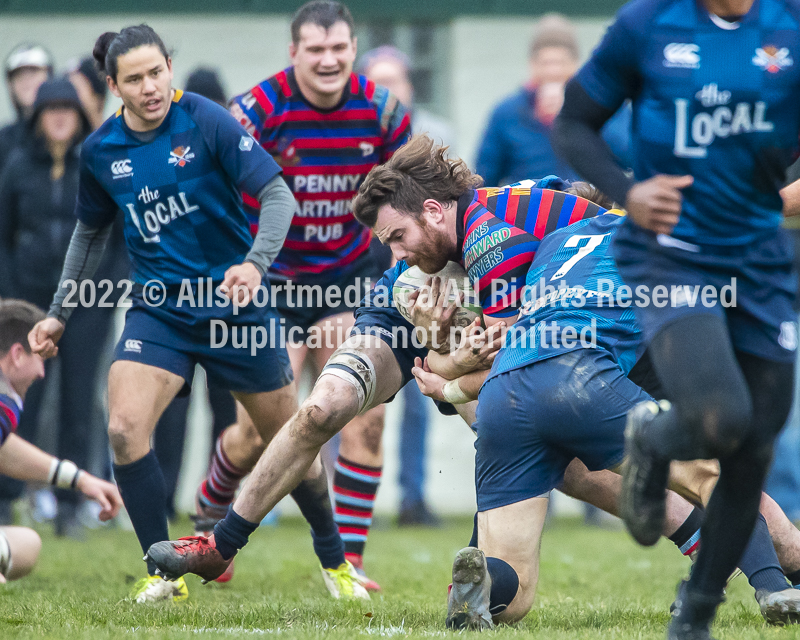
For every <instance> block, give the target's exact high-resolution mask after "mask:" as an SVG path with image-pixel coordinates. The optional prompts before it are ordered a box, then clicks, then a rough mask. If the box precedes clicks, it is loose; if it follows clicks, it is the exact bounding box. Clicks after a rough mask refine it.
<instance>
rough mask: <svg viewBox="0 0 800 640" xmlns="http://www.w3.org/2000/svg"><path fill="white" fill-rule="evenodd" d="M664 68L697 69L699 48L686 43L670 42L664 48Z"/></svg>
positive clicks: (698, 65)
mask: <svg viewBox="0 0 800 640" xmlns="http://www.w3.org/2000/svg"><path fill="white" fill-rule="evenodd" d="M664 66H665V67H671V68H675V69H699V68H700V47H699V46H698V45H696V44H692V43H688V42H670V43H669V44H668V45H667V46H666V47H664Z"/></svg>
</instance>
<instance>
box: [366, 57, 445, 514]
mask: <svg viewBox="0 0 800 640" xmlns="http://www.w3.org/2000/svg"><path fill="white" fill-rule="evenodd" d="M359 69H360V73H362V74H364V75H365V76H367V77H368V78H369V79H370V80H372V81H373V82H375V83H376V84H379V85H382V86H384V87H386V88H387V89H389V91H391V92H392V93H393V94H394V95H395V96H397V98H398V100H400V102H402V103H403V105H404V106H405V107H407V108H408V109H409V110H410V111H411V131H412V133H415V134H416V133H427V134H428V135H429V136H431V137H432V138H433V139H434V140H436V141H437V143H438V144H445V145H451V151H452V144H453V131H452V128H451V127H450V125H449V124H448V123H447V122H446V121H445V120H443V119H442V118H439V117H437V116H435V115H433V114H431V113H429V112H428V111H425V110H424V109H420V108H417V107H414V105H413V98H414V87H413V86H412V84H411V80H410V79H409V75H408V74H409V69H410V62H409V59H408V56H407V55H406V54H404V53H403V52H402V51H400V50H399V49H396V48H395V47H391V46H383V47H378V48H377V49H372V50H371V51H368V52H367V53H366V54H365V55H364V57H363V58H362V59H361V62H360V65H359ZM370 250H371V251H373V252H374V253H375V256H376V259H377V260H379V261H383V263H384V269H388V268H389V266H390V264H391V259H392V255H391V251H389V250H388V247H384V246H383V245H382V244H381V243H380V242H379V241H378V240H377V238H373V240H372V246H371V247H370ZM400 393H401V395H402V398H403V417H402V419H401V423H400V451H399V453H400V476H399V478H398V481H399V484H400V513H399V516H398V519H397V523H398V525H400V526H401V527H402V526H408V525H423V526H429V527H436V526H439V524H440V520H439V518H438V517H437V516H436V514H434V513H433V512H432V511H431V510H430V508H429V507H428V504H427V502H426V500H425V461H426V460H427V442H426V440H427V437H428V426H429V424H430V416H429V411H430V402H431V401H430V400H428V399H427V398H425V396H423V395H422V392H421V391H420V390H419V387H418V386H417V385H414V384H407V385H406V386H405V387H403V390H402V391H401V392H400Z"/></svg>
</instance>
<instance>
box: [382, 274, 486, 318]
mask: <svg viewBox="0 0 800 640" xmlns="http://www.w3.org/2000/svg"><path fill="white" fill-rule="evenodd" d="M431 275H433V276H438V277H440V278H441V279H442V282H443V283H444V282H446V281H448V280H449V281H450V283H451V284H450V299H449V301H452V300H454V299H455V297H456V293H457V292H461V306H460V307H459V308H458V310H457V311H456V313H455V321H454V324H455V326H457V327H467V326H469V325H470V323H472V321H473V320H475V318H477V317H478V316H482V315H483V309H482V308H481V305H480V303H479V302H478V296H477V295H476V293H475V290H474V289H473V288H472V283H471V282H470V281H469V276H467V272H466V271H465V270H464V267H462V266H461V265H460V264H458V263H456V262H452V261H451V262H448V263H447V266H445V268H444V269H442V270H441V271H438V272H436V273H434V274H427V273H424V272H423V271H422V269H420V268H419V267H409V268H408V269H406V270H405V271H403V273H401V274H400V276H399V277H398V278H397V280H396V281H395V283H394V286H393V287H392V295H393V296H394V306H395V307H396V308H397V310H398V311H399V312H400V315H401V316H403V317H404V318H405V319H406V320H408V321H409V322H411V315H410V314H409V312H408V309H409V306H410V304H409V301H408V296H410V295H411V294H412V293H413V292H414V291H416V290H417V289H419V288H420V287H422V286H424V285H425V280H427V279H428V278H429V277H430V276H431Z"/></svg>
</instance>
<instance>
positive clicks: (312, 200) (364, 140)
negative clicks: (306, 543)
mask: <svg viewBox="0 0 800 640" xmlns="http://www.w3.org/2000/svg"><path fill="white" fill-rule="evenodd" d="M291 33H292V42H291V44H290V45H289V55H290V58H291V61H292V66H291V67H289V68H288V69H284V70H283V71H281V72H279V73H277V74H275V75H274V76H271V77H270V78H267V79H266V80H264V81H263V82H260V83H259V84H258V85H256V86H255V87H253V88H252V89H250V90H249V91H248V92H247V93H245V94H243V95H240V96H238V97H236V98H234V100H233V101H232V104H231V113H232V114H233V115H234V117H235V118H236V119H237V120H238V121H239V122H240V123H241V124H242V125H243V126H244V127H245V129H247V131H248V132H249V133H251V134H252V135H253V136H254V137H255V139H256V140H258V142H259V143H260V144H261V146H262V147H263V148H264V149H266V150H267V151H268V152H269V153H270V154H271V155H272V156H273V158H275V160H276V162H277V163H278V164H279V165H280V166H281V167H282V169H283V177H284V179H285V180H286V182H287V184H288V186H289V188H290V189H291V191H292V193H293V194H294V197H295V200H296V202H297V204H296V208H295V211H294V217H293V218H292V223H291V226H290V228H289V233H288V235H287V237H286V241H285V242H284V245H283V248H282V249H281V251H280V253H279V254H278V256H277V258H276V259H275V261H274V262H273V263H272V265H271V267H270V269H269V275H268V277H269V281H270V283H271V285H272V287H273V289H272V290H273V291H277V295H276V298H275V300H273V304H274V305H275V307H276V308H277V310H278V311H279V313H280V315H281V316H282V317H283V318H284V319H285V321H286V322H285V324H284V325H282V326H283V327H284V330H285V331H286V332H287V334H288V338H289V344H288V345H287V346H288V350H289V357H290V359H291V362H292V368H293V370H294V375H295V378H297V379H300V375H301V372H302V370H303V367H304V366H305V365H306V364H310V365H311V367H312V368H313V369H314V375H315V376H316V375H317V374H318V373H319V371H320V370H321V369H322V367H323V366H324V364H325V363H326V362H327V361H328V359H329V358H330V356H331V354H332V353H333V351H334V349H336V348H337V347H339V345H340V344H341V343H342V342H343V340H344V338H345V337H346V336H347V334H348V333H349V330H350V327H351V326H352V323H353V308H354V307H355V306H356V305H357V303H358V301H360V300H361V298H362V297H363V296H364V293H365V285H366V288H369V286H368V279H370V278H373V279H377V278H378V277H380V271H379V270H378V269H377V266H376V263H375V261H374V259H373V257H372V255H371V253H370V252H369V250H368V249H369V244H370V237H371V234H370V232H369V230H368V229H366V228H364V227H363V226H361V225H360V224H359V223H358V221H356V219H355V218H354V217H353V213H352V208H351V201H352V199H353V196H354V195H355V194H356V191H357V190H358V187H359V185H360V184H361V182H362V181H363V179H364V176H365V175H366V174H367V173H368V172H369V170H370V169H372V168H373V167H374V166H376V165H377V164H379V163H382V162H385V161H386V160H388V159H389V158H390V157H391V156H392V154H393V153H394V151H395V150H397V149H398V148H399V147H400V146H401V145H402V144H404V143H405V142H406V141H407V140H408V136H409V131H410V129H409V116H408V113H407V112H406V110H405V109H404V108H403V106H402V104H400V102H399V101H398V100H397V98H396V97H394V96H393V95H391V94H390V93H389V92H388V90H386V89H385V88H384V87H380V86H378V85H376V84H375V83H374V82H372V81H369V80H368V79H367V78H366V77H364V76H361V75H356V74H354V73H353V62H354V60H355V57H356V45H357V42H356V38H355V36H354V35H353V18H352V16H351V15H350V11H349V10H348V9H347V7H346V6H344V5H343V4H341V3H339V2H329V1H326V0H322V1H313V2H309V3H307V4H304V5H303V6H302V7H301V8H300V9H298V11H297V12H296V13H295V15H294V18H293V19H292V24H291ZM245 201H246V202H247V203H249V204H252V205H257V203H256V202H255V201H254V200H253V199H252V198H251V197H249V196H247V195H246V196H245ZM257 222H258V220H257V219H254V221H253V228H254V229H257V228H258V227H257ZM298 287H302V288H304V289H305V290H306V291H310V290H311V288H312V287H313V289H314V290H316V292H317V293H315V294H308V293H306V294H300V293H299V289H298ZM336 290H338V294H337V295H334V296H331V297H329V296H328V294H329V293H335V292H336ZM348 301H349V302H348ZM309 361H310V362H309ZM383 413H384V411H383V407H382V406H380V405H379V406H377V407H375V408H374V409H373V410H372V411H369V412H366V413H365V414H364V415H360V416H357V417H354V419H353V421H352V422H351V423H350V424H348V426H347V427H345V428H344V429H343V430H342V434H341V442H340V445H339V457H338V459H337V461H336V465H335V470H334V477H333V491H334V500H335V505H336V506H335V520H336V522H337V524H338V527H339V532H340V534H341V537H342V539H343V540H344V544H345V556H346V558H347V559H348V561H350V562H351V563H352V564H353V565H354V566H355V568H356V570H357V571H358V573H359V576H360V580H361V581H362V583H363V584H364V585H365V586H366V587H367V588H369V589H370V590H378V589H379V588H380V587H379V586H378V585H377V583H375V582H374V581H372V580H369V579H368V578H367V577H366V576H365V574H364V572H363V553H364V545H365V543H366V539H367V534H368V531H369V527H370V525H371V522H372V511H373V506H374V501H375V494H376V493H377V490H378V485H379V483H380V478H381V468H382V465H383V450H382V446H381V439H382V433H383ZM242 428H243V427H242V425H237V426H234V427H232V428H231V429H229V430H228V431H227V432H226V433H224V434H222V436H221V437H220V439H219V441H218V442H217V445H216V455H215V456H214V460H213V461H212V465H211V468H210V471H209V475H208V478H207V479H206V480H205V481H204V482H203V483H202V484H201V486H200V488H199V490H198V493H197V498H198V500H197V502H198V507H199V511H200V513H202V514H203V515H205V516H208V517H211V518H215V519H219V518H222V517H224V516H225V513H226V512H227V509H228V506H229V504H230V503H231V502H232V500H233V497H234V492H235V490H236V489H237V487H238V485H239V482H240V480H241V478H242V477H244V475H245V474H246V473H248V472H249V471H250V470H251V469H252V467H253V465H254V464H255V462H256V460H257V459H258V456H259V455H260V454H261V452H262V451H263V446H264V445H263V444H262V445H261V446H259V445H258V441H257V439H253V438H245V437H242V436H241V435H239V434H240V432H241V430H242ZM239 442H244V443H251V445H252V447H251V451H250V453H249V454H248V456H247V459H248V464H245V463H243V462H239V463H235V464H233V465H231V464H226V463H225V457H226V454H227V452H228V449H229V448H232V447H233V446H234V445H233V444H229V443H239ZM235 453H236V452H233V454H230V455H235ZM292 496H293V497H294V498H295V500H296V501H297V503H298V505H300V507H301V510H303V509H305V508H309V509H310V508H314V506H315V505H314V503H315V502H320V503H322V502H325V503H327V502H328V501H329V498H328V488H327V480H326V478H325V477H324V476H320V477H319V479H318V482H316V484H313V483H311V481H306V482H304V483H302V484H301V485H300V486H299V487H298V488H297V489H295V490H294V491H293V492H292ZM306 505H308V506H307V507H306Z"/></svg>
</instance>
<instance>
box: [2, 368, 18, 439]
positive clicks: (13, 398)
mask: <svg viewBox="0 0 800 640" xmlns="http://www.w3.org/2000/svg"><path fill="white" fill-rule="evenodd" d="M20 413H22V401H21V400H20V399H19V396H18V395H17V393H16V392H15V391H14V390H13V389H12V388H11V385H9V384H8V382H7V381H6V379H5V378H4V377H3V375H2V373H0V445H2V444H3V443H4V442H5V441H6V439H7V438H8V436H10V435H11V434H12V433H13V432H14V431H16V430H17V425H18V424H19V416H20Z"/></svg>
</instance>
